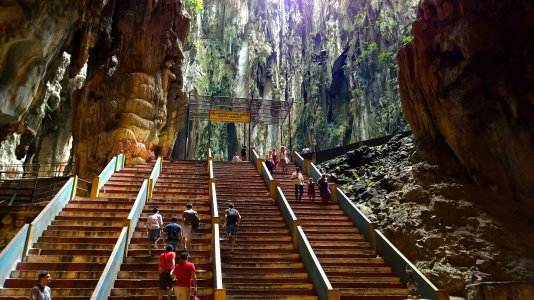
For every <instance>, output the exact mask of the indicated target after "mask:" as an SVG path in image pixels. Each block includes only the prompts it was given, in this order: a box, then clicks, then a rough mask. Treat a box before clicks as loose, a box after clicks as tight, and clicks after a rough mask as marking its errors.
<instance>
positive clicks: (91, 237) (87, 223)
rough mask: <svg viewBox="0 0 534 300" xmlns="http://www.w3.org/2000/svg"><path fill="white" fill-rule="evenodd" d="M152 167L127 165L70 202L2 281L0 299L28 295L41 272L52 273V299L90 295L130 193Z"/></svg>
mask: <svg viewBox="0 0 534 300" xmlns="http://www.w3.org/2000/svg"><path fill="white" fill-rule="evenodd" d="M152 167H153V164H146V165H141V166H130V167H126V168H124V169H122V170H121V171H118V172H115V173H114V174H113V175H112V177H111V178H110V180H109V181H108V183H106V184H105V185H104V187H103V188H102V190H101V191H102V192H103V191H105V193H101V194H100V195H99V197H98V198H86V197H75V198H74V199H73V200H71V201H69V203H68V204H67V206H66V207H65V208H64V209H63V210H62V211H61V212H60V214H59V215H58V216H56V217H55V219H54V220H53V221H52V224H50V225H49V226H48V227H47V228H46V230H45V231H44V232H43V234H42V235H41V236H40V237H39V238H38V240H37V242H36V243H34V244H33V245H32V246H31V248H30V249H29V250H28V255H27V256H26V257H24V259H23V261H22V262H20V263H18V264H17V265H16V268H15V270H13V271H12V272H11V275H10V278H7V279H6V281H5V283H4V287H3V288H1V289H0V299H27V298H28V295H29V290H30V288H31V287H33V286H35V284H36V280H37V276H38V273H39V272H40V271H43V270H46V271H49V272H50V273H51V275H52V284H51V286H52V295H53V299H54V300H66V299H77V300H79V299H90V297H91V295H92V294H93V291H94V290H95V287H96V285H97V283H98V280H99V279H100V275H101V274H102V271H103V270H104V267H105V266H106V263H107V261H108V259H109V257H110V255H111V252H112V251H113V248H114V247H115V244H116V242H117V240H118V237H119V234H120V232H121V229H122V226H123V224H124V220H125V219H126V218H127V217H128V214H129V212H130V210H131V207H132V205H133V203H134V201H135V195H136V194H137V192H135V193H134V192H133V191H134V190H135V189H137V191H138V190H139V188H140V187H141V184H142V182H143V179H145V178H147V177H148V176H149V175H150V172H151V170H152ZM130 196H131V197H130Z"/></svg>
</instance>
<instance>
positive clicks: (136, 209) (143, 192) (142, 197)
mask: <svg viewBox="0 0 534 300" xmlns="http://www.w3.org/2000/svg"><path fill="white" fill-rule="evenodd" d="M147 198H148V179H145V180H143V184H142V185H141V188H140V189H139V192H138V193H137V197H135V201H134V204H133V205H132V209H131V210H130V213H129V214H128V218H127V221H126V224H125V225H126V226H128V235H127V239H126V247H125V249H124V256H125V257H126V256H128V245H130V241H131V240H132V237H133V234H134V232H135V226H136V225H137V222H139V218H140V217H141V214H142V213H143V208H144V207H145V204H146V201H147Z"/></svg>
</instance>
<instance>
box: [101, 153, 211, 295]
mask: <svg viewBox="0 0 534 300" xmlns="http://www.w3.org/2000/svg"><path fill="white" fill-rule="evenodd" d="M187 203H192V204H193V209H195V210H196V211H197V212H198V213H199V214H200V217H201V225H200V228H199V229H198V230H196V231H195V232H194V235H193V242H192V248H193V249H192V251H191V253H190V256H191V257H190V261H191V262H193V263H194V264H195V266H196V268H197V271H196V273H197V278H198V286H199V289H198V296H199V297H200V298H201V299H207V300H209V299H212V295H213V280H212V278H213V272H212V269H213V267H212V260H211V239H212V234H211V208H210V204H209V201H208V174H207V163H206V162H199V161H175V162H169V161H164V162H163V169H162V172H161V174H160V176H159V178H158V181H157V182H156V186H155V188H154V192H153V199H151V200H149V201H148V202H147V203H146V205H145V207H144V208H143V212H142V214H141V217H140V219H139V222H138V223H137V226H136V228H135V232H134V235H133V238H132V240H131V242H130V245H129V248H128V254H127V257H126V258H125V261H124V262H123V264H122V265H121V271H120V272H119V275H118V279H117V280H116V281H115V286H114V288H113V290H112V291H111V296H110V298H109V299H123V298H124V299H125V298H128V299H157V295H158V289H159V267H158V261H159V256H160V254H161V253H163V251H164V245H165V244H164V243H163V241H160V243H159V249H157V250H152V255H149V253H148V240H147V239H148V234H147V231H146V228H145V221H146V218H147V217H148V216H149V215H150V214H152V209H153V208H154V207H157V208H159V210H160V214H161V215H162V217H163V223H164V225H167V224H169V223H170V222H171V218H172V217H177V218H178V223H179V224H180V225H181V224H182V212H183V211H184V210H185V206H186V204H187ZM163 235H164V236H165V237H166V235H165V234H163ZM173 298H174V297H173Z"/></svg>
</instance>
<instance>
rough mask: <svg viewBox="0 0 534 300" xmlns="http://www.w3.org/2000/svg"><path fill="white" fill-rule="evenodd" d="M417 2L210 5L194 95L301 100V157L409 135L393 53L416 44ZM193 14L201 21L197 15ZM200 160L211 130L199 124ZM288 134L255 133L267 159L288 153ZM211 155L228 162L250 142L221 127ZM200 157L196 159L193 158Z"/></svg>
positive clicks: (193, 42) (201, 29)
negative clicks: (307, 149) (278, 150)
mask: <svg viewBox="0 0 534 300" xmlns="http://www.w3.org/2000/svg"><path fill="white" fill-rule="evenodd" d="M416 4H417V1H416V0H410V1H371V0H358V1H349V0H315V1H302V0H276V1H270V0H269V1H268V0H248V1H236V0H224V1H215V0H204V1H203V9H202V10H201V11H199V12H198V14H197V15H195V16H194V17H193V22H192V30H191V36H190V39H189V44H188V45H187V46H186V47H184V48H187V49H191V50H190V51H188V53H187V54H186V59H185V60H186V61H187V63H186V64H184V67H185V68H186V69H185V70H184V74H185V86H186V90H187V91H190V90H193V89H196V91H197V92H198V93H199V94H204V95H212V94H213V95H215V96H236V97H247V98H251V97H254V98H264V99H275V100H279V101H293V110H292V120H291V121H292V124H291V136H292V138H293V145H292V146H293V149H301V148H302V146H303V145H309V146H311V147H312V148H316V149H325V148H330V147H335V146H339V145H344V144H348V143H351V142H356V141H359V140H362V139H368V138H372V137H378V136H381V135H384V134H389V133H394V132H399V131H402V130H404V129H406V126H407V125H406V123H405V121H404V118H403V116H402V112H401V109H400V101H399V91H398V84H397V64H396V61H395V55H394V54H395V53H396V52H397V50H398V49H399V48H400V46H401V45H402V44H403V43H407V42H408V41H410V39H411V37H410V33H409V24H410V23H411V22H412V21H413V19H414V17H415V8H416ZM190 13H191V14H193V13H192V12H191V10H190ZM192 126H193V128H194V130H193V131H192V134H193V136H192V143H191V149H192V155H193V156H195V155H196V156H197V157H200V156H202V155H203V152H204V150H205V148H206V146H207V139H206V137H207V136H208V134H207V123H199V122H195V123H194V124H192ZM289 128H290V125H289V119H287V121H286V123H284V125H283V126H281V128H276V127H273V126H263V125H257V126H254V127H253V129H252V144H253V145H255V146H256V149H258V150H259V152H260V154H262V153H263V154H265V151H266V150H267V149H269V148H271V147H277V146H278V145H280V144H285V145H286V146H289ZM212 129H213V130H212V137H213V139H212V148H214V152H215V154H216V155H218V157H219V158H228V157H229V156H230V155H231V153H233V151H235V150H237V149H240V147H241V143H242V141H247V139H248V137H246V136H244V135H246V133H245V132H244V129H243V127H242V126H237V127H236V131H237V141H239V142H236V141H228V137H229V136H233V135H234V134H233V132H232V130H233V129H232V128H230V127H229V126H226V125H224V124H214V125H213V128H212ZM195 149H196V151H195Z"/></svg>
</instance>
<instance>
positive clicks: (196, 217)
mask: <svg viewBox="0 0 534 300" xmlns="http://www.w3.org/2000/svg"><path fill="white" fill-rule="evenodd" d="M199 227H200V216H199V215H198V213H196V214H195V215H194V216H193V221H192V222H191V228H193V229H198V228H199Z"/></svg>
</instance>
